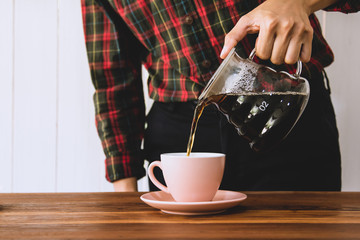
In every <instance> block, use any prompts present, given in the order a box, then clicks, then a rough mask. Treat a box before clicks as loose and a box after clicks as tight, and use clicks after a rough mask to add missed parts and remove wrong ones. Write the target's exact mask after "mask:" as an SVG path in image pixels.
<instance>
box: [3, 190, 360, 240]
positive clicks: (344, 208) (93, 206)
mask: <svg viewBox="0 0 360 240" xmlns="http://www.w3.org/2000/svg"><path fill="white" fill-rule="evenodd" d="M141 194H142V193H29V194H0V238H2V239H3V238H5V239H11V238H16V239H46V238H47V239H59V238H61V239H65V238H66V239H341V240H344V239H360V193H345V192H344V193H329V192H246V194H247V195H248V198H247V199H246V200H245V201H243V202H242V203H241V204H240V205H239V206H237V207H235V208H232V209H230V210H228V211H226V212H224V213H221V214H218V215H210V216H179V215H170V214H165V213H162V212H160V211H159V210H157V209H154V208H151V207H149V206H147V205H146V204H144V203H143V202H142V201H141V200H140V199H139V197H140V195H141Z"/></svg>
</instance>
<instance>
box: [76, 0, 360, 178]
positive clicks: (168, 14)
mask: <svg viewBox="0 0 360 240" xmlns="http://www.w3.org/2000/svg"><path fill="white" fill-rule="evenodd" d="M263 1H264V0H238V1H233V0H222V1H221V0H193V1H189V0H173V1H170V0H153V1H149V0H82V1H81V2H82V13H83V22H84V31H85V41H86V47H87V54H88V60H89V64H90V70H91V77H92V81H93V84H94V86H95V89H96V92H95V94H94V102H95V110H96V125H97V129H98V133H99V136H100V138H101V141H102V145H103V149H104V152H105V155H106V170H107V171H106V172H107V174H106V176H107V179H108V180H109V181H111V182H112V181H115V180H118V179H121V178H126V177H132V176H135V177H138V178H140V177H142V176H144V174H145V171H144V168H143V161H144V159H143V156H142V152H141V141H142V138H143V132H144V119H145V106H144V97H143V87H142V80H141V65H142V64H143V65H144V66H145V67H146V69H147V70H148V72H149V79H148V89H149V95H150V97H151V98H152V99H154V100H155V101H161V102H171V101H181V102H185V101H189V100H194V99H197V97H198V96H199V94H200V92H201V91H202V89H203V88H204V86H205V85H206V83H207V82H208V80H209V79H210V77H211V76H212V74H213V73H214V72H215V70H216V69H217V67H218V66H219V64H220V63H221V59H220V57H219V55H220V52H221V49H222V46H223V43H224V37H225V34H226V33H228V32H229V31H230V30H231V29H232V28H233V26H234V25H235V23H236V22H237V21H238V20H239V18H240V17H241V16H242V15H244V14H246V13H247V12H249V11H250V10H252V9H254V8H255V7H256V6H258V5H259V4H261V3H262V2H263ZM359 2H360V1H356V0H353V1H340V2H339V4H337V5H336V6H335V5H334V6H331V8H329V9H328V10H336V11H342V12H353V11H357V10H358V9H359V5H360V3H359ZM310 22H311V24H312V26H313V28H314V40H313V53H312V58H311V61H310V62H309V63H307V64H306V65H305V66H306V67H305V70H307V71H304V72H305V74H306V72H307V73H309V72H312V71H322V69H323V68H324V67H326V66H328V65H329V64H330V63H331V62H332V61H333V53H332V52H331V49H330V48H329V46H328V44H327V43H326V41H325V39H324V38H323V36H322V34H321V29H320V25H319V22H318V20H317V19H316V17H315V16H314V15H311V16H310ZM255 39H256V35H248V36H247V37H246V38H245V39H244V40H243V41H241V42H240V44H239V45H238V52H239V53H240V54H242V55H243V57H246V56H248V54H249V53H250V52H251V50H252V49H253V48H254V42H255ZM283 67H284V68H285V69H286V70H287V71H288V72H294V67H293V66H287V65H285V66H283ZM185 150H186V149H184V151H185Z"/></svg>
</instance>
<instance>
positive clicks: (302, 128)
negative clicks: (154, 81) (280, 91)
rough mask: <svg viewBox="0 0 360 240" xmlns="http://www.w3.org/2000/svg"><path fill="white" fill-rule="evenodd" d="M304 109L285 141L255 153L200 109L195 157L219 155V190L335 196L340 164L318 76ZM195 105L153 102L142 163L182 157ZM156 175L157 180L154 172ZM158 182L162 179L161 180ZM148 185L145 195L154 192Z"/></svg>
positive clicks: (217, 117) (218, 117)
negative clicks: (221, 157)
mask: <svg viewBox="0 0 360 240" xmlns="http://www.w3.org/2000/svg"><path fill="white" fill-rule="evenodd" d="M309 83H310V91H311V92H310V99H309V102H308V105H307V107H306V109H305V111H304V113H303V115H302V116H301V118H300V119H299V121H298V122H297V124H296V125H295V127H294V128H293V130H292V131H291V133H290V134H289V135H288V136H287V138H286V139H285V140H283V141H282V142H281V143H280V144H278V145H277V146H276V147H275V148H273V149H272V150H270V151H267V152H265V153H256V152H254V151H253V150H252V149H251V148H250V147H249V144H248V142H247V141H246V140H245V139H243V138H242V137H241V136H239V135H238V134H237V131H236V130H235V128H234V126H233V125H231V124H229V123H228V121H227V120H226V118H225V117H224V116H223V115H222V114H221V113H220V112H219V111H217V110H216V108H215V107H214V106H208V107H206V108H205V110H204V112H203V114H202V116H201V118H200V121H199V124H198V129H197V131H196V135H195V142H194V147H193V151H194V152H200V151H201V152H223V153H225V154H226V164H225V172H224V177H223V180H222V184H221V186H220V189H226V190H239V191H252V190H254V191H339V190H341V161H340V150H339V143H338V131H337V127H336V120H335V114H334V109H333V106H332V103H331V99H330V95H329V91H328V89H327V88H326V87H325V84H324V81H323V76H322V74H317V75H313V77H312V79H309ZM195 106H196V104H195V102H187V103H159V102H155V103H154V105H153V107H152V109H151V111H150V113H149V114H148V116H147V129H146V132H145V141H144V152H145V156H146V158H147V160H148V161H149V162H152V161H154V160H159V159H160V154H161V153H166V152H186V147H187V142H188V138H189V134H190V126H191V122H192V118H193V113H194V109H195ZM155 175H156V176H157V177H158V179H162V173H161V171H160V170H159V169H156V171H155ZM162 181H163V179H162ZM149 182H150V190H151V191H154V190H158V189H157V188H156V187H155V186H153V185H152V183H151V181H149Z"/></svg>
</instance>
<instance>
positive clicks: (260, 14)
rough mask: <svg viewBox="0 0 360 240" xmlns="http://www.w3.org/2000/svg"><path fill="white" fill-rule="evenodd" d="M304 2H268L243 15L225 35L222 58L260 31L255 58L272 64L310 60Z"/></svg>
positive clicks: (308, 34)
mask: <svg viewBox="0 0 360 240" xmlns="http://www.w3.org/2000/svg"><path fill="white" fill-rule="evenodd" d="M303 3H304V2H303V1H288V0H267V1H265V2H264V3H262V4H260V5H259V6H258V7H256V8H255V9H253V10H252V11H251V12H249V13H248V14H246V15H244V16H242V17H241V18H240V20H239V21H238V23H237V24H236V25H235V27H234V28H233V29H232V30H231V31H230V32H229V33H228V34H227V35H226V37H225V43H224V47H223V50H222V52H221V54H220V57H221V58H225V57H226V56H227V55H228V53H229V52H230V50H231V49H232V48H233V47H235V46H236V45H237V43H238V42H239V41H241V40H242V39H243V38H244V37H245V36H246V34H248V33H256V32H259V36H258V39H257V41H256V45H255V48H256V55H257V56H258V57H259V58H261V59H263V60H267V59H270V60H271V61H272V62H273V63H274V64H282V63H287V64H294V63H296V62H297V61H298V60H299V59H300V60H301V61H303V62H308V61H310V58H311V47H312V38H313V29H312V27H311V24H310V21H309V15H308V11H307V8H306V6H305V5H304V4H303Z"/></svg>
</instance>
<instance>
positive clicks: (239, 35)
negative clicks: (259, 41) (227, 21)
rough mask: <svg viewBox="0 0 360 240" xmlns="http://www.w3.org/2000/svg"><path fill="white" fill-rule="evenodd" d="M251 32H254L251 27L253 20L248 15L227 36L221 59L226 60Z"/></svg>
mask: <svg viewBox="0 0 360 240" xmlns="http://www.w3.org/2000/svg"><path fill="white" fill-rule="evenodd" d="M251 31H254V29H253V27H252V26H251V19H249V18H248V16H246V15H245V16H243V17H241V18H240V20H239V21H238V22H237V23H236V25H235V26H234V28H233V29H231V31H230V32H229V33H228V34H227V35H226V36H225V42H224V46H223V49H222V51H221V53H220V57H221V58H222V59H224V58H225V57H226V56H227V55H228V54H229V52H230V50H231V49H232V48H233V47H235V46H236V45H237V44H238V42H239V41H241V40H242V39H243V38H244V37H245V36H246V35H247V34H248V33H249V32H251Z"/></svg>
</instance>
